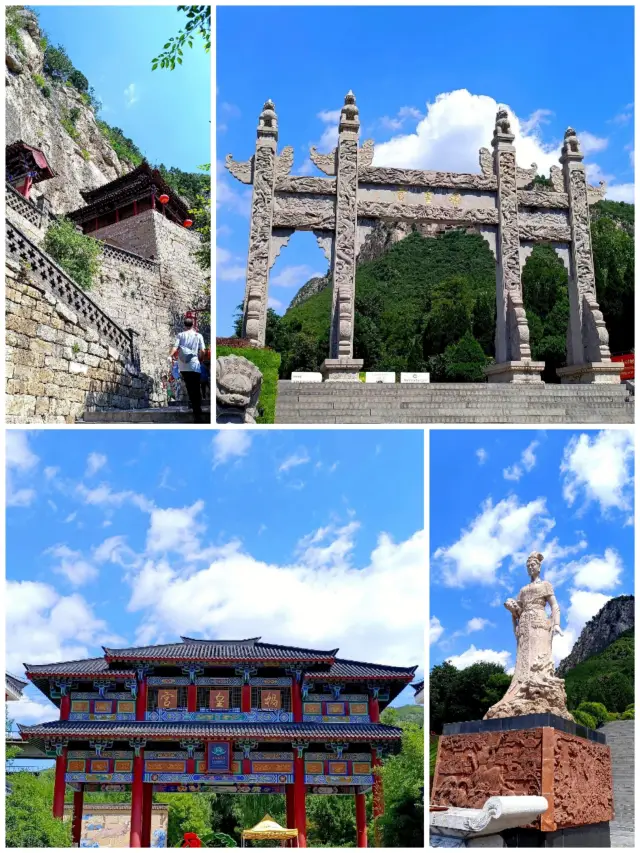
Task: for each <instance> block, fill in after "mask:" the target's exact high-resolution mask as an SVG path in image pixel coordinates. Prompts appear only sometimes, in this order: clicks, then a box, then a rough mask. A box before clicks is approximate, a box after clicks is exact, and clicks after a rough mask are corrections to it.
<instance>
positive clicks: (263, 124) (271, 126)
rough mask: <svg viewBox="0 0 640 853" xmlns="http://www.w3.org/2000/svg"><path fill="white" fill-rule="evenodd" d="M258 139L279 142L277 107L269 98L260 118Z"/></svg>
mask: <svg viewBox="0 0 640 853" xmlns="http://www.w3.org/2000/svg"><path fill="white" fill-rule="evenodd" d="M258 139H273V140H275V141H276V142H277V141H278V116H277V114H276V105H275V104H274V103H273V101H272V100H271V98H267V100H266V101H265V102H264V106H263V107H262V112H261V113H260V117H259V118H258Z"/></svg>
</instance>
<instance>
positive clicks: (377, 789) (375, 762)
mask: <svg viewBox="0 0 640 853" xmlns="http://www.w3.org/2000/svg"><path fill="white" fill-rule="evenodd" d="M371 767H372V769H373V821H374V823H373V830H374V834H375V840H376V847H381V846H382V844H381V841H382V838H381V831H380V827H379V825H378V818H379V817H382V815H383V814H384V791H383V788H382V774H381V770H382V761H381V760H380V758H379V756H378V750H377V749H373V750H372V751H371Z"/></svg>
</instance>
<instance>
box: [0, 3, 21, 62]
mask: <svg viewBox="0 0 640 853" xmlns="http://www.w3.org/2000/svg"><path fill="white" fill-rule="evenodd" d="M21 9H24V6H6V7H5V23H4V31H5V37H6V40H7V44H12V45H13V46H14V47H15V48H16V50H17V51H18V53H22V54H23V55H24V53H25V49H24V44H23V42H22V36H21V35H20V30H21V29H22V16H21V15H20V10H21Z"/></svg>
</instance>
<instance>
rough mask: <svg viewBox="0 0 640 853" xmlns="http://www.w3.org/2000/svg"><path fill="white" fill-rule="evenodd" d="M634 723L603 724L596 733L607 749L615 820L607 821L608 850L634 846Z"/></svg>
mask: <svg viewBox="0 0 640 853" xmlns="http://www.w3.org/2000/svg"><path fill="white" fill-rule="evenodd" d="M634 726H635V721H634V720H619V721H618V722H615V723H605V725H604V726H602V728H601V729H600V731H602V732H604V734H605V736H606V738H607V745H608V746H609V747H611V763H612V765H613V807H614V810H615V818H614V819H613V820H612V821H611V824H610V829H611V846H612V847H633V846H634V824H633V818H634V802H633V794H634V790H635V779H634Z"/></svg>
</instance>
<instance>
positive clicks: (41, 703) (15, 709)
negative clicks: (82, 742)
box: [7, 661, 60, 726]
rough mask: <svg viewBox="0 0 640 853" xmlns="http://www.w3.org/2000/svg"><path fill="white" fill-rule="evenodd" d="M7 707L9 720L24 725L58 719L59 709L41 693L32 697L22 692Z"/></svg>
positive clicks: (33, 724)
mask: <svg viewBox="0 0 640 853" xmlns="http://www.w3.org/2000/svg"><path fill="white" fill-rule="evenodd" d="M28 663H31V661H28ZM25 689H28V688H25ZM7 708H8V716H9V719H10V720H13V721H14V722H15V723H22V724H23V725H26V726H35V725H37V724H38V723H47V722H50V721H53V720H59V719H60V711H59V709H58V708H57V707H56V706H55V705H54V704H53V702H49V701H48V700H47V699H46V698H45V697H44V696H42V695H39V697H38V698H35V699H32V698H31V696H27V695H26V694H24V693H23V694H22V696H21V698H20V699H19V700H18V701H17V702H11V704H10V705H8V706H7Z"/></svg>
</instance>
